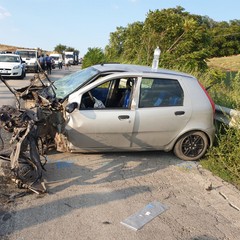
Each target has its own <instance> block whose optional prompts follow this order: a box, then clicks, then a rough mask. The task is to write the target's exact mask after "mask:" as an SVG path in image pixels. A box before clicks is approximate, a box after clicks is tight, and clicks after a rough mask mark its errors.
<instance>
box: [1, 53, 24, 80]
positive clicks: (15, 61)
mask: <svg viewBox="0 0 240 240" xmlns="http://www.w3.org/2000/svg"><path fill="white" fill-rule="evenodd" d="M25 69H26V64H25V62H24V61H22V59H21V57H20V56H19V55H17V54H0V74H1V75H2V76H4V77H14V78H16V77H17V78H20V79H24V77H25V76H26V70H25Z"/></svg>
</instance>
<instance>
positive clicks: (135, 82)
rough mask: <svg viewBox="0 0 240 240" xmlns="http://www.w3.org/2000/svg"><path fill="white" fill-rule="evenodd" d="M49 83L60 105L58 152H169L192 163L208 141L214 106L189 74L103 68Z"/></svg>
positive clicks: (123, 66)
mask: <svg viewBox="0 0 240 240" xmlns="http://www.w3.org/2000/svg"><path fill="white" fill-rule="evenodd" d="M54 85H55V87H56V88H55V89H56V90H55V93H56V97H57V98H58V99H59V100H60V101H61V102H62V103H63V105H64V106H65V130H64V136H62V137H60V138H61V139H59V140H58V142H59V144H57V145H59V149H60V148H61V149H62V150H63V151H71V152H104V151H105V152H106V151H107V152H110V151H149V150H164V151H171V150H173V152H174V153H175V155H176V156H177V157H179V158H180V159H183V160H197V159H199V158H201V157H202V156H203V155H204V154H205V153H206V151H207V149H208V147H209V146H211V145H212V143H213V139H214V133H215V128H214V112H215V107H214V103H213V101H212V100H211V98H210V96H209V95H208V93H207V92H206V90H205V89H204V88H203V87H202V85H201V84H200V83H199V81H198V80H197V79H196V78H195V77H193V76H190V75H187V74H184V73H180V72H175V71H169V70H164V69H158V70H153V69H151V68H150V67H145V66H138V65H128V64H102V65H94V66H91V67H89V68H86V69H83V70H80V71H78V72H76V73H74V74H71V75H69V76H66V77H64V78H62V79H59V80H57V81H56V82H55V83H54ZM63 141H64V144H62V143H63ZM60 143H61V144H60ZM60 145H61V146H60ZM63 145H64V147H63ZM61 149H60V150H61Z"/></svg>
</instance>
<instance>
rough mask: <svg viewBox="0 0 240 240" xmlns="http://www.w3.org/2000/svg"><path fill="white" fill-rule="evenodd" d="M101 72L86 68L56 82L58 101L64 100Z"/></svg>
mask: <svg viewBox="0 0 240 240" xmlns="http://www.w3.org/2000/svg"><path fill="white" fill-rule="evenodd" d="M98 73H99V71H98V70H97V69H95V68H93V67H89V68H85V69H83V70H80V71H77V72H75V73H73V74H71V75H68V76H66V77H64V78H61V79H59V80H57V81H55V82H54V86H55V87H56V90H55V93H56V97H57V98H58V99H64V98H66V97H67V96H68V95H69V94H71V93H72V92H74V91H75V90H76V89H78V88H79V87H81V86H82V85H83V84H84V83H85V82H87V81H88V80H90V79H92V78H93V77H94V76H96V75H97V74H98Z"/></svg>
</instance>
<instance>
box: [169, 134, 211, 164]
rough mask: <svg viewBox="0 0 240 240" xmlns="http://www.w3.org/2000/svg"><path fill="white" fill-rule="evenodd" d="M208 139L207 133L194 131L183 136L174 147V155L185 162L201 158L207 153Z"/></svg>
mask: <svg viewBox="0 0 240 240" xmlns="http://www.w3.org/2000/svg"><path fill="white" fill-rule="evenodd" d="M207 148H208V138H207V136H206V134H205V133H203V132H200V131H192V132H189V133H186V134H184V135H183V136H181V137H180V138H179V139H178V141H177V143H176V144H175V147H174V150H173V151H174V154H175V155H176V156H177V157H178V158H180V159H182V160H185V161H194V160H198V159H199V158H201V157H202V156H203V155H204V154H205V153H206V151H207Z"/></svg>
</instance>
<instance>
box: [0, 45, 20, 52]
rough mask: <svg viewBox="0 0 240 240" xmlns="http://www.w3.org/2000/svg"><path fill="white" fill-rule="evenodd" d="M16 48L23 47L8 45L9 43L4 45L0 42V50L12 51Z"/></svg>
mask: <svg viewBox="0 0 240 240" xmlns="http://www.w3.org/2000/svg"><path fill="white" fill-rule="evenodd" d="M18 48H23V47H16V46H10V45H5V44H0V51H9V52H14V51H16V49H18Z"/></svg>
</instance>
